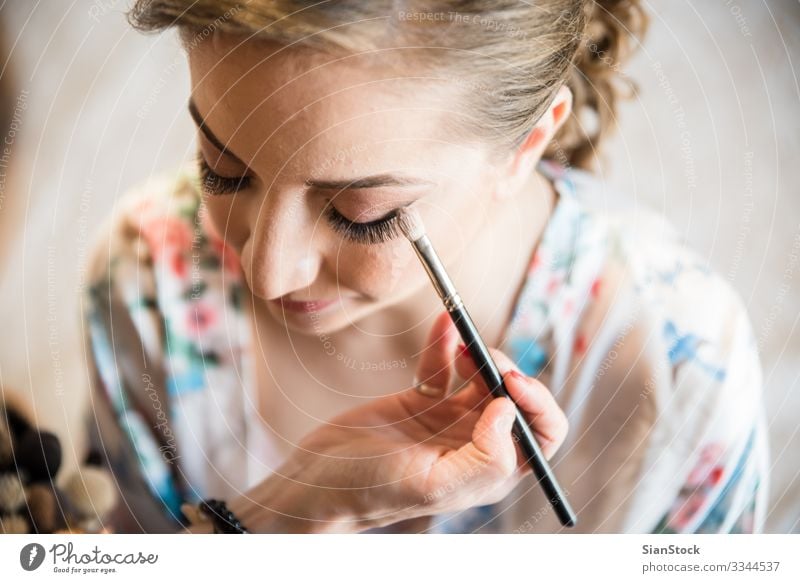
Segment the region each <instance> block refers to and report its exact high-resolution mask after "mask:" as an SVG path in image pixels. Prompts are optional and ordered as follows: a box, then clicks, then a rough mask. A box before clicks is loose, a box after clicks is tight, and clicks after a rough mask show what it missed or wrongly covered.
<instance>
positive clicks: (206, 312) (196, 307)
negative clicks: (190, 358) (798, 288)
mask: <svg viewBox="0 0 800 583" xmlns="http://www.w3.org/2000/svg"><path fill="white" fill-rule="evenodd" d="M216 321H217V312H216V310H214V308H212V307H211V306H209V305H208V304H206V303H204V302H195V303H194V304H192V305H191V307H189V309H188V310H186V331H187V332H188V333H189V334H190V335H191V336H192V337H193V338H199V337H201V336H203V334H205V333H206V332H208V330H209V329H210V328H211V327H212V326H213V325H214V323H215V322H216Z"/></svg>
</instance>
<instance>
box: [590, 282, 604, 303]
mask: <svg viewBox="0 0 800 583" xmlns="http://www.w3.org/2000/svg"><path fill="white" fill-rule="evenodd" d="M602 285H603V279H602V278H600V277H598V278H597V279H595V280H594V281H593V282H592V287H591V289H590V290H589V293H590V294H591V296H592V297H593V298H596V297H597V296H599V295H600V288H601V287H602Z"/></svg>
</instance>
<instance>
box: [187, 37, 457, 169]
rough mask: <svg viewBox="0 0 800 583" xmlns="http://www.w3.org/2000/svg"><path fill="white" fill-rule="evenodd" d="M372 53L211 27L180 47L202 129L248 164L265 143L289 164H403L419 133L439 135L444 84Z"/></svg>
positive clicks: (415, 155) (427, 138) (421, 137)
mask: <svg viewBox="0 0 800 583" xmlns="http://www.w3.org/2000/svg"><path fill="white" fill-rule="evenodd" d="M381 58H382V57H376V56H375V54H370V55H367V56H364V57H361V56H348V55H332V54H325V53H320V52H316V53H314V52H311V51H309V50H307V49H304V50H303V51H300V50H297V49H294V50H292V49H286V48H282V47H280V46H279V45H276V44H272V43H266V42H264V41H257V42H256V41H252V40H250V41H246V40H243V39H240V38H237V37H232V36H225V35H214V36H212V37H210V38H209V39H207V40H206V41H205V42H202V43H199V44H197V46H195V47H194V48H193V49H192V50H191V51H190V52H189V63H190V68H191V73H192V93H193V99H194V101H195V103H196V105H197V107H198V109H199V110H200V112H201V114H202V115H203V116H204V117H205V119H206V122H207V123H208V125H209V127H210V128H211V129H212V131H214V132H215V133H216V134H217V135H218V137H219V138H220V139H222V140H223V141H224V142H225V143H226V144H228V145H229V146H230V147H231V149H232V150H233V151H235V152H236V153H237V154H241V155H242V156H243V157H244V158H249V159H248V160H246V161H247V162H248V163H254V162H256V161H258V160H259V159H261V158H262V157H263V156H264V154H265V152H268V153H269V157H270V159H271V160H272V161H273V162H274V161H275V159H276V157H278V158H282V162H283V163H284V164H287V165H289V166H288V167H289V168H292V167H296V166H298V165H300V166H306V164H305V161H308V160H309V159H310V160H313V161H314V162H315V163H316V164H319V163H320V160H321V159H325V158H328V157H335V158H346V157H348V156H347V154H348V153H349V154H351V156H350V157H352V154H354V153H358V154H359V155H358V158H359V159H360V160H362V161H364V162H368V161H369V159H370V158H380V157H381V156H385V155H392V156H399V157H401V159H402V160H404V162H405V163H410V164H413V163H414V161H415V159H417V160H418V161H419V159H420V157H421V155H422V153H421V151H420V143H421V142H425V143H429V144H435V143H437V142H440V141H441V136H439V135H438V134H439V130H440V126H441V124H440V122H441V121H442V119H443V117H444V116H446V115H449V114H450V111H449V110H448V108H447V99H443V96H444V94H445V93H447V91H446V90H445V89H444V88H443V87H442V86H441V84H435V83H432V82H424V81H421V80H419V79H409V77H412V76H414V74H413V73H411V72H406V73H405V74H402V73H401V72H400V71H399V70H398V68H397V67H396V66H390V65H389V64H388V62H387V66H384V67H381V66H380V59H381ZM386 58H387V59H388V58H390V57H388V56H387V57H386ZM392 65H393V64H392ZM417 75H419V72H417ZM276 155H278V156H276Z"/></svg>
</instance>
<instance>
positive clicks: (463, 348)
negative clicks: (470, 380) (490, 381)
mask: <svg viewBox="0 0 800 583" xmlns="http://www.w3.org/2000/svg"><path fill="white" fill-rule="evenodd" d="M458 356H466V357H467V358H469V359H470V360H472V354H470V352H469V350H467V346H466V344H459V345H458Z"/></svg>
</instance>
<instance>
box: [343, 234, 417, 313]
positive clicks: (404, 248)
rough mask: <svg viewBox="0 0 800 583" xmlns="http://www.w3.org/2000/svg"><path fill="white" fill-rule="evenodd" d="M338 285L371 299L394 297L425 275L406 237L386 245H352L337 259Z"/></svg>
mask: <svg viewBox="0 0 800 583" xmlns="http://www.w3.org/2000/svg"><path fill="white" fill-rule="evenodd" d="M334 265H335V266H336V269H337V273H338V280H339V281H338V283H339V285H342V286H345V287H347V288H349V289H352V290H355V291H358V292H359V293H362V294H364V295H366V296H368V297H370V298H371V299H372V300H379V299H383V298H387V297H391V296H393V295H396V294H398V293H401V292H402V291H404V290H407V289H410V288H411V287H413V286H414V284H415V283H416V282H417V281H418V280H419V278H420V277H425V273H424V271H423V270H422V267H421V265H420V264H419V260H417V259H416V254H415V253H414V250H413V249H412V248H411V244H410V243H409V242H408V241H406V240H405V239H399V238H398V239H397V240H395V241H392V242H390V243H386V244H384V245H379V246H374V247H364V248H363V249H359V248H357V247H353V249H352V250H348V251H347V257H346V258H345V256H344V253H343V254H342V255H340V256H339V257H338V264H337V263H336V262H335V263H334Z"/></svg>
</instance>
